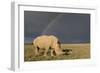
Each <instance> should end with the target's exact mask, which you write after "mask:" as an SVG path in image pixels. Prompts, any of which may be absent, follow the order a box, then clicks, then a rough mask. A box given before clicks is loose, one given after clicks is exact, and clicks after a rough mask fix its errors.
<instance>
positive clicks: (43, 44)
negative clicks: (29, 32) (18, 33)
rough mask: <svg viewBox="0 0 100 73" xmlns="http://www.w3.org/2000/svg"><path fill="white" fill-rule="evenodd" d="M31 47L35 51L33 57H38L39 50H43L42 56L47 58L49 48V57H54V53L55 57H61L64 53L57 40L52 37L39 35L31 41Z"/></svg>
mask: <svg viewBox="0 0 100 73" xmlns="http://www.w3.org/2000/svg"><path fill="white" fill-rule="evenodd" d="M33 45H34V49H35V55H39V49H44V54H43V55H44V56H47V52H48V51H49V49H50V48H51V56H54V53H53V52H55V54H56V55H62V54H64V53H65V52H63V51H62V49H61V44H60V42H59V40H58V38H57V37H56V36H54V35H41V36H38V37H36V38H35V39H34V40H33Z"/></svg>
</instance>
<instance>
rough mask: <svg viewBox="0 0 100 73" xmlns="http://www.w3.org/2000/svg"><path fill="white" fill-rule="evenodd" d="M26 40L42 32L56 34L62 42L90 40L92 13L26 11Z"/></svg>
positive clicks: (28, 40)
mask: <svg viewBox="0 0 100 73" xmlns="http://www.w3.org/2000/svg"><path fill="white" fill-rule="evenodd" d="M24 23H25V27H24V28H25V30H24V33H25V42H31V40H32V39H34V38H35V37H36V36H38V35H41V33H42V34H53V35H56V36H57V37H58V38H59V39H60V41H61V42H62V43H74V42H75V43H78V42H90V15H89V14H75V13H53V12H34V11H25V12H24Z"/></svg>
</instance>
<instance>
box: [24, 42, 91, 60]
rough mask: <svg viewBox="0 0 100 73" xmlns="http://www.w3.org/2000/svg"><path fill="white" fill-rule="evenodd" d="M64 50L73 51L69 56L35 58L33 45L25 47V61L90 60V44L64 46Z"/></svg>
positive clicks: (62, 46)
mask: <svg viewBox="0 0 100 73" xmlns="http://www.w3.org/2000/svg"><path fill="white" fill-rule="evenodd" d="M61 48H62V49H71V50H72V53H71V54H69V55H61V56H53V57H52V56H50V55H47V56H46V57H44V56H35V54H34V48H33V45H31V44H25V45H24V60H25V61H44V60H69V59H73V60H74V59H88V58H90V44H89V43H79V44H62V45H61Z"/></svg>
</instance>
